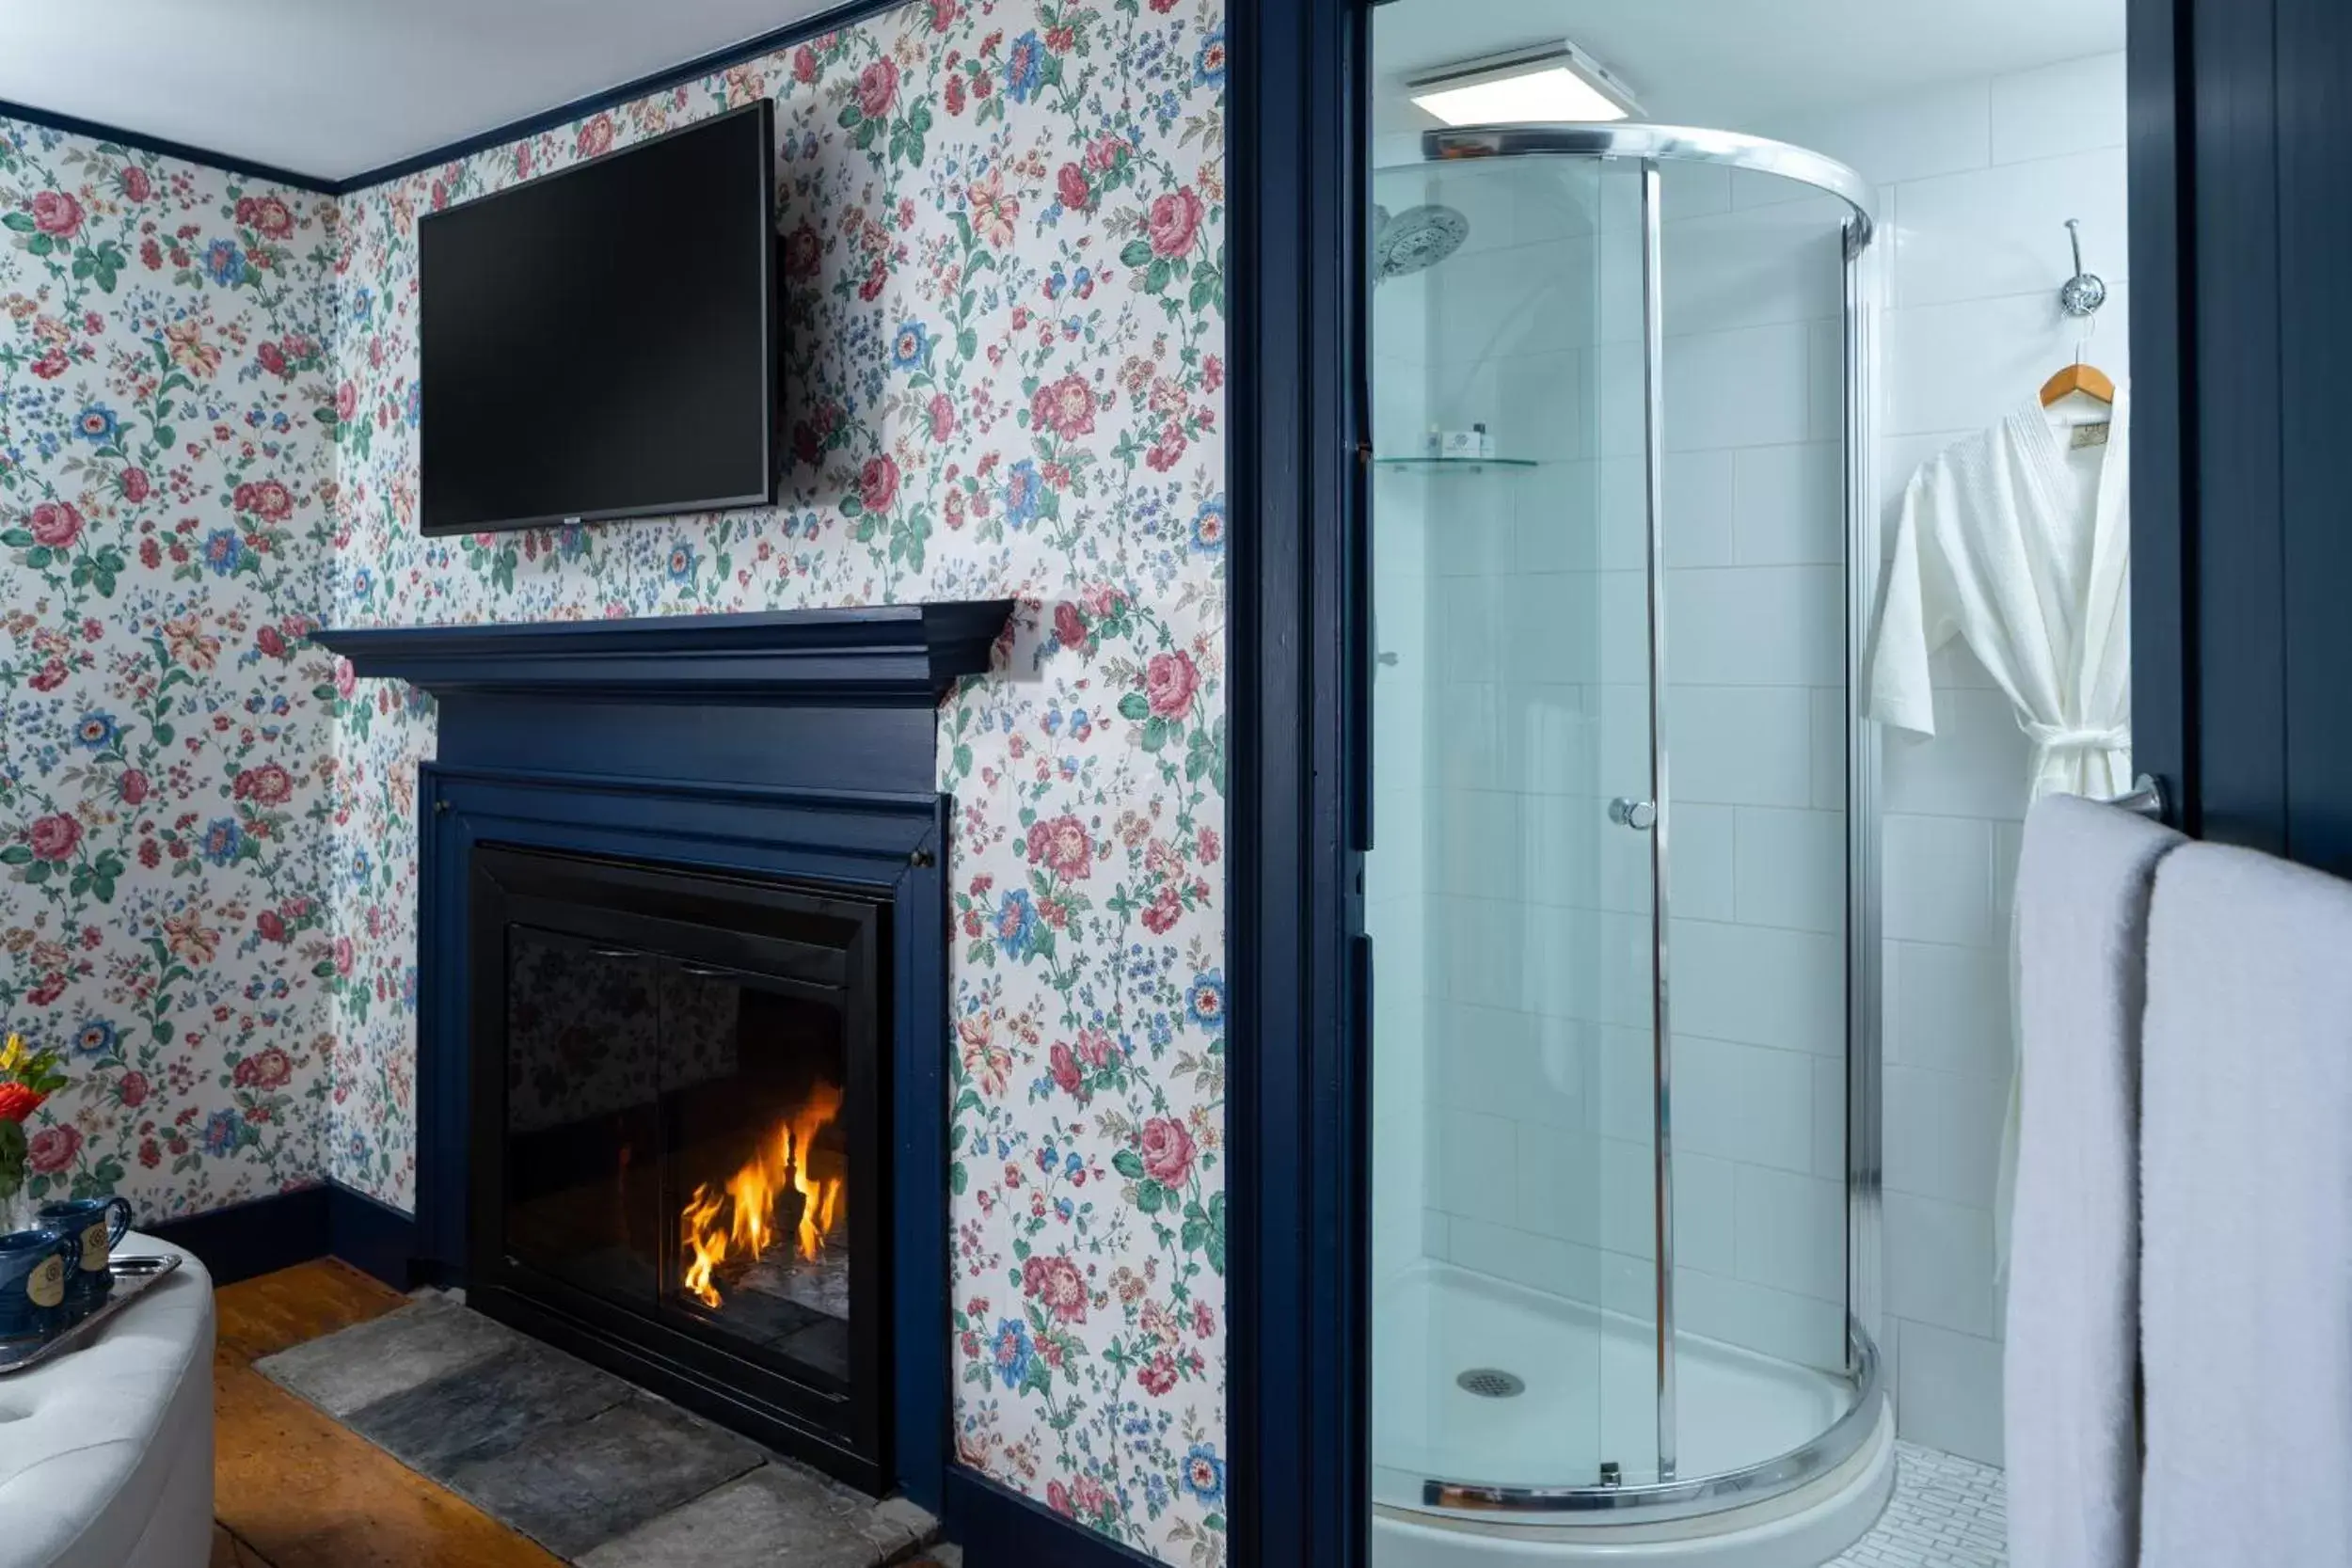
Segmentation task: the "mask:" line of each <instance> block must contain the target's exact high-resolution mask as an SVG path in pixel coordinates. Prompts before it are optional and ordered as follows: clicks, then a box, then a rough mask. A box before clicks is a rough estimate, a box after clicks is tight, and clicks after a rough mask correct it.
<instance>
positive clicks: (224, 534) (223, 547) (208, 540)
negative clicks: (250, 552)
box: [204, 528, 245, 578]
mask: <svg viewBox="0 0 2352 1568" xmlns="http://www.w3.org/2000/svg"><path fill="white" fill-rule="evenodd" d="M244 560H245V539H244V538H243V536H241V535H240V534H239V533H238V532H237V531H236V530H235V529H233V528H216V529H215V530H213V531H212V532H210V533H208V534H206V535H205V536H204V564H205V565H207V566H210V567H211V568H212V569H213V571H214V572H215V574H217V575H218V576H221V577H224V578H225V577H227V576H228V575H229V574H230V573H231V572H233V571H235V570H236V569H237V567H238V565H239V563H240V562H243V561H244Z"/></svg>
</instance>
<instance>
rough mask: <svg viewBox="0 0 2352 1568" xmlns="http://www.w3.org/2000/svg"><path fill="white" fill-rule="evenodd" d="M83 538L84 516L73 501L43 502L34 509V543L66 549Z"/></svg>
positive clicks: (56, 548)
mask: <svg viewBox="0 0 2352 1568" xmlns="http://www.w3.org/2000/svg"><path fill="white" fill-rule="evenodd" d="M81 536H82V515H81V513H79V512H77V511H75V510H74V507H73V503H72V501H42V502H41V503H40V505H38V506H36V507H34V508H33V543H34V544H36V545H46V546H49V547H50V548H51V549H53V550H61V549H64V548H65V547H66V546H69V545H71V544H72V543H73V541H75V540H76V539H79V538H80V537H81Z"/></svg>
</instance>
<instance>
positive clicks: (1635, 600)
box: [1366, 160, 1662, 1505]
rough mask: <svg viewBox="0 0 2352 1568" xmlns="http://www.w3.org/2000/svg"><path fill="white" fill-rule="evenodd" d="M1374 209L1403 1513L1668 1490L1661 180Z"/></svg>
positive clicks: (1382, 1298) (1378, 916) (1554, 184)
mask: <svg viewBox="0 0 2352 1568" xmlns="http://www.w3.org/2000/svg"><path fill="white" fill-rule="evenodd" d="M1374 196H1375V202H1376V203H1377V205H1378V207H1379V208H1380V209H1382V211H1381V213H1380V214H1376V215H1375V222H1376V223H1379V224H1381V225H1382V227H1381V228H1380V229H1379V230H1378V231H1377V232H1376V233H1375V236H1374V239H1373V246H1372V255H1373V257H1374V266H1375V277H1378V278H1379V281H1378V283H1377V285H1376V289H1375V294H1374V306H1373V351H1374V356H1375V377H1374V401H1375V480H1374V507H1373V528H1374V549H1375V641H1376V642H1377V645H1378V664H1377V666H1376V670H1375V681H1374V778H1375V818H1376V820H1377V823H1378V828H1377V832H1376V834H1375V839H1376V845H1377V847H1375V850H1374V852H1373V854H1372V856H1371V858H1370V862H1369V864H1368V867H1367V887H1366V892H1367V909H1366V920H1367V925H1368V927H1369V929H1370V931H1371V933H1372V936H1373V939H1374V943H1375V954H1376V965H1377V984H1376V987H1375V995H1376V1004H1375V1021H1374V1029H1375V1089H1374V1097H1375V1133H1374V1153H1375V1176H1374V1181H1375V1200H1374V1209H1375V1244H1374V1265H1375V1277H1376V1281H1377V1284H1376V1290H1377V1292H1378V1294H1377V1305H1376V1307H1375V1321H1374V1396H1375V1427H1376V1430H1377V1431H1378V1432H1379V1433H1381V1439H1380V1442H1379V1444H1378V1452H1377V1454H1376V1455H1375V1460H1376V1464H1377V1465H1378V1466H1379V1469H1380V1478H1379V1483H1378V1485H1377V1487H1376V1490H1377V1491H1378V1492H1379V1494H1380V1495H1381V1497H1382V1500H1384V1501H1391V1502H1394V1503H1398V1504H1401V1505H1402V1504H1410V1505H1418V1504H1419V1503H1421V1502H1422V1499H1423V1497H1424V1496H1425V1495H1426V1493H1427V1491H1428V1489H1429V1487H1430V1485H1431V1484H1432V1483H1433V1482H1458V1483H1462V1484H1464V1485H1469V1486H1476V1487H1486V1488H1495V1487H1500V1488H1504V1489H1511V1490H1520V1491H1531V1492H1535V1491H1549V1490H1551V1489H1555V1488H1559V1487H1562V1486H1583V1485H1593V1484H1597V1483H1598V1482H1599V1481H1600V1479H1601V1478H1602V1477H1604V1476H1608V1477H1613V1478H1619V1479H1621V1480H1622V1481H1624V1482H1627V1483H1638V1482H1641V1481H1649V1480H1654V1479H1655V1478H1656V1476H1657V1473H1658V1412H1659V1410H1660V1402H1659V1376H1660V1362H1659V1357H1658V1344H1659V1340H1658V1336H1657V1331H1656V1325H1657V1323H1658V1310H1659V1303H1660V1300H1661V1289H1660V1284H1661V1277H1662V1276H1661V1274H1660V1272H1659V1270H1658V1268H1657V1266H1656V1262H1655V1259H1656V1258H1657V1256H1658V1245H1657V1243H1658V1232H1657V1226H1656V1206H1655V1204H1654V1202H1653V1201H1652V1197H1653V1195H1654V1193H1655V1192H1656V1191H1657V1190H1658V1189H1657V1180H1656V1155H1657V1148H1658V1145H1657V1142H1656V1138H1655V1127H1656V1115H1655V1109H1656V1081H1655V1074H1656V1068H1657V1055H1658V1053H1657V1049H1656V1036H1655V1034H1654V1031H1653V1011H1654V1003H1655V999H1656V995H1657V992H1656V986H1655V980H1656V973H1657V972H1656V969H1655V967H1654V962H1653V953H1654V951H1655V944H1654V941H1653V937H1654V932H1653V930H1652V927H1651V918H1652V917H1651V909H1652V905H1651V899H1650V887H1651V880H1652V866H1651V851H1652V848H1653V847H1654V845H1655V844H1656V842H1657V839H1656V837H1655V836H1654V834H1653V833H1652V832H1648V831H1646V829H1647V828H1648V826H1649V816H1650V813H1651V811H1652V803H1653V802H1654V800H1655V798H1656V795H1657V790H1656V787H1655V784H1654V780H1653V776H1652V773H1651V758H1652V755H1653V752H1654V748H1653V746H1652V744H1651V741H1652V735H1651V730H1650V722H1651V692H1652V689H1653V688H1652V684H1651V682H1650V679H1649V670H1650V665H1651V658H1650V651H1649V650H1650V638H1649V633H1648V614H1649V602H1648V601H1649V594H1648V582H1649V573H1648V569H1647V565H1646V546H1645V521H1644V519H1645V507H1646V499H1647V490H1646V486H1647V470H1646V465H1645V457H1644V452H1645V389H1644V388H1645V377H1644V374H1643V363H1644V359H1643V345H1642V342H1641V341H1640V337H1639V323H1640V305H1639V302H1640V298H1641V288H1642V277H1641V264H1642V243H1641V231H1640V228H1639V202H1640V195H1639V175H1638V171H1637V170H1633V169H1629V168H1628V167H1626V166H1617V165H1610V164H1604V163H1602V162H1599V161H1597V160H1594V161H1578V162H1565V161H1549V162H1527V163H1503V162H1500V161H1498V162H1497V163H1495V164H1492V165H1487V166H1475V165H1466V166H1445V167H1437V168H1413V169H1409V170H1406V171H1402V172H1400V173H1398V174H1395V175H1391V176H1383V177H1382V178H1381V179H1380V180H1379V181H1378V182H1376V184H1375V192H1374ZM1629 202H1630V203H1631V205H1630V207H1629V206H1628V203H1629ZM1628 301H1630V302H1631V303H1632V309H1631V312H1630V317H1629V318H1628V313H1627V310H1626V305H1627V302H1628ZM1628 319H1629V320H1630V323H1631V329H1632V335H1631V336H1627V335H1626V333H1625V326H1626V323H1627V321H1628ZM1481 427H1483V430H1482V428H1481ZM1482 435H1483V436H1484V437H1485V438H1486V440H1488V441H1491V443H1492V445H1491V448H1487V447H1486V446H1484V445H1482V444H1480V441H1479V438H1480V436H1482ZM1619 797H1624V798H1627V799H1629V800H1633V801H1635V802H1638V803H1639V806H1638V809H1636V808H1635V807H1632V806H1629V807H1627V808H1625V811H1624V813H1623V815H1626V816H1629V819H1630V820H1629V822H1618V821H1613V820H1612V817H1611V804H1612V801H1613V800H1615V799H1617V798H1619ZM1635 824H1639V825H1635Z"/></svg>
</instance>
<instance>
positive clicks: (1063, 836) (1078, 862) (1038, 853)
mask: <svg viewBox="0 0 2352 1568" xmlns="http://www.w3.org/2000/svg"><path fill="white" fill-rule="evenodd" d="M1029 863H1031V864H1032V865H1041V866H1044V867H1045V868H1046V869H1047V870H1049V871H1051V872H1053V873H1054V875H1056V876H1057V877H1059V878H1061V879H1063V880H1065V881H1072V882H1074V881H1077V880H1079V879H1081V878H1083V877H1085V876H1086V874H1087V873H1088V872H1089V871H1091V870H1092V869H1094V841H1093V840H1092V839H1091V838H1089V836H1088V835H1087V830H1086V824H1085V823H1083V822H1081V821H1079V820H1078V819H1077V818H1076V817H1075V816H1067V815H1065V816H1057V817H1055V818H1054V819H1053V820H1051V821H1050V822H1036V823H1032V824H1030V827H1029Z"/></svg>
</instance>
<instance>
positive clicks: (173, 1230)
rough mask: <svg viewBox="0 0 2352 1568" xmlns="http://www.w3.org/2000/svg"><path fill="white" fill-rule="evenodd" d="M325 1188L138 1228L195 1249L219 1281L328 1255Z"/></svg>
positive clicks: (277, 1195) (231, 1281)
mask: <svg viewBox="0 0 2352 1568" xmlns="http://www.w3.org/2000/svg"><path fill="white" fill-rule="evenodd" d="M326 1212H327V1192H326V1186H325V1185H324V1184H322V1185H319V1186H315V1187H298V1188H296V1189H294V1191H293V1192H290V1193H273V1194H271V1195H270V1196H267V1197H257V1198H253V1199H250V1200H249V1201H247V1202H244V1203H232V1204H230V1205H229V1206H228V1207H227V1208H224V1209H211V1210H207V1211H206V1212H203V1213H200V1214H189V1215H186V1216H184V1217H183V1218H181V1219H176V1220H163V1221H160V1222H156V1223H142V1224H140V1225H139V1226H137V1227H136V1228H138V1229H140V1230H144V1231H146V1232H147V1233H148V1234H149V1235H151V1236H152V1237H154V1238H155V1239H156V1240H158V1241H161V1242H167V1243H170V1244H171V1245H173V1246H175V1247H178V1248H180V1249H181V1250H182V1251H183V1252H188V1253H193V1254H194V1255H195V1257H196V1259H197V1261H198V1262H199V1263H202V1264H203V1265H204V1267H205V1269H206V1271H207V1272H208V1273H210V1274H211V1275H212V1276H213V1283H214V1284H215V1285H234V1284H235V1283H236V1282H237V1281H238V1280H240V1279H251V1278H253V1277H254V1276H255V1275H264V1274H272V1273H275V1272H276V1271H278V1270H279V1269H290V1268H292V1267H294V1265H295V1264H296V1263H307V1262H309V1261H310V1259H314V1258H324V1257H326V1250H327V1234H328V1231H327V1217H326Z"/></svg>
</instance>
